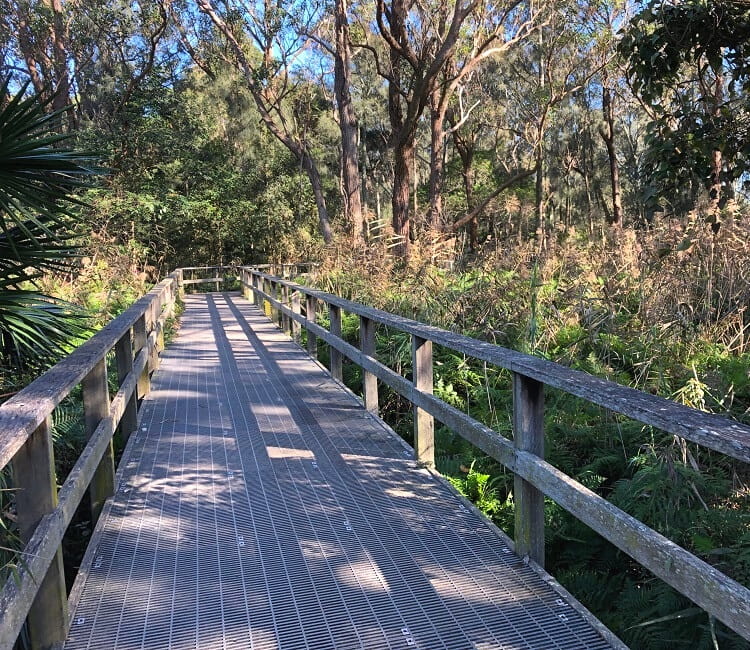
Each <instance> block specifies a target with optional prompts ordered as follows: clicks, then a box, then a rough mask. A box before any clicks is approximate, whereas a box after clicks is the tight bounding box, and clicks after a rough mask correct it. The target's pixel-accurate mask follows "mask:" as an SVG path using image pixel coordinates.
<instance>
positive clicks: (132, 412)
mask: <svg viewBox="0 0 750 650" xmlns="http://www.w3.org/2000/svg"><path fill="white" fill-rule="evenodd" d="M115 360H116V361H117V380H118V381H119V382H120V385H122V382H123V380H124V379H125V377H127V376H128V375H129V374H130V373H131V372H132V370H133V342H132V340H131V331H130V330H128V331H127V332H126V333H125V334H124V336H122V337H121V338H120V340H119V341H117V344H116V345H115ZM137 393H138V391H137V390H134V391H133V394H132V395H131V396H130V399H129V400H128V403H127V405H126V406H125V410H124V411H123V414H122V418H121V419H120V425H119V427H118V429H119V431H120V435H121V436H122V440H123V442H127V441H128V438H129V437H130V434H131V433H133V431H135V429H136V427H137V426H138V395H137Z"/></svg>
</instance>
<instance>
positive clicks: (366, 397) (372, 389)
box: [359, 316, 378, 415]
mask: <svg viewBox="0 0 750 650" xmlns="http://www.w3.org/2000/svg"><path fill="white" fill-rule="evenodd" d="M376 327H377V325H376V323H375V321H372V320H370V319H369V318H366V317H365V316H360V317H359V349H360V350H362V354H366V355H367V356H368V357H373V358H375V329H376ZM362 399H363V401H364V403H365V408H366V409H367V410H368V411H370V413H373V414H375V415H377V414H378V378H377V377H376V376H375V375H373V374H372V373H371V372H367V371H366V370H365V369H364V368H363V369H362Z"/></svg>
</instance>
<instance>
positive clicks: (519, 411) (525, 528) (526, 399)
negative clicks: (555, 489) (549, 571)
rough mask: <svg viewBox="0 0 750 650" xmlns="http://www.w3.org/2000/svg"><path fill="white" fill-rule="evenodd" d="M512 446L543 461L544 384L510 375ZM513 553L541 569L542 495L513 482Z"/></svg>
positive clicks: (516, 479) (529, 486)
mask: <svg viewBox="0 0 750 650" xmlns="http://www.w3.org/2000/svg"><path fill="white" fill-rule="evenodd" d="M513 445H514V447H515V448H516V449H518V450H521V451H528V452H529V453H531V454H534V455H535V456H537V457H539V458H544V384H542V383H540V382H538V381H536V380H535V379H529V378H528V377H524V376H523V375H519V374H518V373H513ZM513 501H514V505H515V508H514V511H515V513H514V514H515V541H516V553H518V554H519V555H520V556H522V557H523V556H528V557H530V558H531V559H532V560H534V561H535V562H536V563H537V564H538V565H539V566H541V567H543V566H544V493H543V492H541V491H540V490H538V489H537V488H536V487H534V486H533V485H532V484H531V483H529V482H528V481H526V480H525V479H524V478H522V477H521V476H519V475H518V474H516V475H515V476H514V479H513Z"/></svg>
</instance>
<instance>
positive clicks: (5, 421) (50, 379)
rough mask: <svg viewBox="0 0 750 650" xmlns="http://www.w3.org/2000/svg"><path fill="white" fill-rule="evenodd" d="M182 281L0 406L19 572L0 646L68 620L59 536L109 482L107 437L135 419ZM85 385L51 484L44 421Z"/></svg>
mask: <svg viewBox="0 0 750 650" xmlns="http://www.w3.org/2000/svg"><path fill="white" fill-rule="evenodd" d="M181 290H182V271H181V270H179V269H178V270H177V271H174V272H173V273H171V274H170V275H169V276H168V277H167V278H165V279H164V280H162V281H161V282H160V283H159V284H157V285H156V286H155V287H154V288H153V289H152V290H151V291H149V292H148V293H147V294H146V295H145V296H143V298H141V299H140V300H138V301H137V302H136V303H134V304H133V305H132V306H131V307H130V308H128V309H127V310H126V311H125V312H123V313H122V314H120V316H118V317H117V318H115V319H114V320H113V321H112V322H110V323H109V324H108V325H106V326H105V327H104V328H102V329H101V330H99V332H97V333H96V334H94V336H92V337H91V338H90V339H89V340H88V341H86V342H85V343H83V344H82V345H81V346H80V347H78V348H77V349H76V350H74V351H73V352H72V353H71V354H70V355H68V356H67V357H65V359H63V360H62V361H60V363H58V364H57V365H55V366H53V367H52V368H51V369H50V370H48V371H47V372H45V373H44V374H43V375H41V376H40V377H38V378H37V379H35V380H34V381H33V382H31V383H30V384H29V385H28V386H26V387H25V388H24V389H23V390H21V391H19V392H18V393H17V394H16V395H15V396H14V397H12V398H11V399H9V400H8V401H7V402H5V403H4V404H3V405H2V406H0V470H2V469H4V468H5V467H6V466H8V465H9V464H12V466H13V483H14V488H15V489H16V490H18V492H17V494H16V510H17V513H16V514H17V521H18V527H19V531H20V534H21V541H22V542H23V543H24V548H23V549H22V550H21V561H20V562H19V568H18V569H17V573H16V575H14V576H12V577H11V578H9V579H8V580H7V581H6V583H5V585H3V586H2V591H0V648H12V647H13V645H14V644H15V642H16V639H17V637H18V635H19V633H20V631H21V628H22V626H23V624H24V621H27V622H28V633H29V638H30V641H31V645H32V648H51V647H57V646H59V645H61V644H62V643H63V642H64V641H65V637H66V636H67V631H68V627H69V620H68V606H67V595H66V590H65V576H64V569H63V564H62V554H61V543H62V539H63V536H64V534H65V531H66V530H67V528H68V525H69V524H70V522H71V521H72V519H73V516H74V515H75V512H76V509H77V508H78V506H79V505H80V503H81V500H82V498H83V496H84V494H85V493H86V491H87V490H89V492H90V494H91V501H92V509H93V513H92V514H93V517H94V520H95V518H96V516H98V514H99V512H100V511H101V508H102V506H103V504H104V501H105V500H106V499H107V498H108V497H110V496H111V495H112V492H113V489H114V458H113V454H112V437H113V435H114V433H115V431H116V430H117V429H118V427H119V428H120V430H121V432H122V434H123V438H124V439H127V437H128V435H129V434H130V433H131V432H132V431H133V430H134V429H135V426H136V422H137V420H136V418H137V408H138V399H139V398H142V397H143V396H144V395H145V394H147V393H148V391H149V388H150V381H149V374H150V372H152V371H153V370H154V369H155V368H156V367H157V366H158V359H159V353H160V352H161V350H162V349H163V347H164V337H163V329H164V325H165V322H166V320H167V319H168V318H169V317H170V316H171V315H172V314H173V313H174V304H175V300H176V298H177V295H178V293H180V292H181ZM113 349H114V350H115V356H116V362H117V375H118V380H119V386H120V387H119V390H118V391H117V393H116V394H115V396H114V397H113V398H112V399H111V400H110V398H109V395H108V390H107V363H106V361H107V354H108V353H109V352H110V351H111V350H113ZM78 384H81V385H82V389H83V390H82V392H83V402H84V419H85V428H86V433H87V436H88V442H87V445H86V447H85V448H84V450H83V452H82V453H81V455H80V457H79V458H78V461H77V462H76V464H75V466H74V467H73V469H72V470H71V471H70V474H69V475H68V477H67V479H66V480H65V483H64V484H63V485H62V487H61V488H60V490H59V492H58V491H57V485H56V477H55V469H54V467H55V465H54V451H53V446H52V441H51V432H50V428H51V427H50V421H51V416H52V412H53V411H54V409H55V407H56V406H58V405H59V404H60V402H62V400H63V399H65V398H66V397H67V396H68V395H69V394H70V392H71V390H72V389H73V388H75V386H77V385H78Z"/></svg>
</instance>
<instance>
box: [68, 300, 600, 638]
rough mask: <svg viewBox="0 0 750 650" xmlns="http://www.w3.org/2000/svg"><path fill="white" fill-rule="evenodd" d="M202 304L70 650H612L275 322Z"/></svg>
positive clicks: (170, 363)
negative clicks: (312, 649) (527, 649)
mask: <svg viewBox="0 0 750 650" xmlns="http://www.w3.org/2000/svg"><path fill="white" fill-rule="evenodd" d="M186 303H187V306H186V311H185V314H184V316H183V325H182V329H181V331H180V335H179V337H178V338H177V340H176V341H175V342H174V343H173V344H172V345H171V346H170V347H169V349H168V350H167V352H166V353H165V355H164V357H163V361H162V365H161V368H160V370H159V371H158V372H157V373H156V374H155V375H154V383H153V387H152V393H151V395H150V397H149V398H148V400H147V402H146V403H145V406H144V410H143V416H142V421H141V426H140V428H139V431H138V433H137V434H136V437H135V439H134V440H133V441H132V442H131V445H130V447H129V453H128V456H127V458H126V460H125V466H124V469H123V470H122V474H121V480H120V484H119V488H118V492H117V494H116V496H115V497H114V499H113V500H112V502H111V504H110V506H109V508H108V511H107V512H106V514H105V517H104V518H103V520H102V521H101V522H100V525H99V527H98V529H97V532H96V533H95V535H94V539H93V540H92V545H93V546H92V548H93V549H95V550H94V551H93V553H92V554H90V558H91V561H90V563H89V565H88V566H87V567H85V568H84V574H83V577H82V578H81V580H82V582H81V584H80V585H79V587H80V588H81V591H80V592H79V598H78V602H77V606H76V608H75V611H74V613H73V616H72V626H71V631H70V637H69V639H68V641H67V643H66V645H65V648H67V649H68V650H77V649H80V648H90V649H98V648H144V649H149V650H151V649H155V648H174V649H182V648H199V649H204V648H205V649H213V648H226V649H231V648H238V649H246V648H254V649H255V648H257V649H259V650H260V649H266V648H268V649H271V648H278V649H280V650H287V649H288V650H293V649H297V648H321V649H322V648H341V649H347V648H364V649H368V650H369V649H371V648H372V649H377V648H394V649H395V648H404V649H409V648H421V649H424V650H433V649H438V648H444V649H449V648H451V649H456V650H459V649H460V650H463V649H468V648H476V649H483V650H484V649H489V648H514V649H515V648H545V649H546V648H592V649H593V648H606V647H609V645H608V643H607V642H606V641H605V639H604V638H603V637H602V636H601V635H600V634H599V632H598V631H597V630H596V628H595V627H594V626H592V625H591V624H590V623H589V621H587V620H586V619H585V618H584V617H583V616H582V615H581V614H579V613H578V611H576V609H574V608H573V607H572V606H571V605H570V604H569V602H568V601H567V600H566V599H565V598H564V597H562V596H561V595H560V594H559V593H558V592H557V591H555V590H554V589H553V588H552V587H551V586H549V585H548V584H547V583H546V582H545V581H544V580H543V579H542V578H541V577H540V576H539V575H538V574H537V573H536V572H535V571H533V570H532V569H531V568H529V567H528V566H527V565H525V564H524V563H523V562H522V561H521V560H520V559H519V558H518V557H517V556H516V555H515V554H513V553H512V552H511V551H510V550H509V549H508V548H507V546H506V545H505V544H504V543H503V541H502V539H501V538H500V537H499V536H498V535H497V534H496V533H495V532H494V531H493V529H492V528H491V527H490V526H489V525H488V524H487V523H486V522H485V521H484V520H483V519H482V518H481V517H480V516H478V515H477V514H475V513H474V512H473V511H471V510H470V509H468V508H466V507H465V506H464V505H463V504H462V502H461V501H460V500H459V499H458V498H456V497H455V495H454V494H453V493H452V492H451V490H450V489H449V488H447V487H446V486H445V485H444V484H443V483H442V482H440V481H439V480H437V479H436V478H435V477H433V476H432V475H430V474H429V473H428V472H426V471H424V470H420V469H418V468H416V467H415V464H414V461H413V460H412V459H411V456H412V455H411V453H410V452H409V450H408V449H407V448H406V447H405V446H403V444H402V443H401V441H400V440H398V439H397V438H396V436H395V435H393V434H392V433H391V432H390V431H389V430H388V429H387V428H385V427H383V426H382V424H380V423H379V421H378V420H376V419H374V418H372V417H371V416H370V415H369V414H367V413H365V412H364V410H363V409H362V408H361V406H360V405H359V403H358V402H357V400H356V399H354V398H353V397H352V396H351V395H350V394H349V393H347V392H346V391H345V390H343V389H342V388H341V387H340V386H338V385H337V384H336V383H335V382H333V381H332V380H331V379H330V377H329V376H328V375H327V374H326V373H325V372H324V371H322V370H321V369H320V367H319V366H318V365H317V364H315V363H314V362H313V361H311V360H310V359H309V358H308V357H307V356H306V354H305V353H304V352H303V351H302V350H301V349H300V348H298V347H297V346H296V345H294V344H293V343H291V342H290V341H289V339H288V338H287V337H285V336H284V335H283V334H281V333H280V332H279V331H278V330H277V329H276V328H275V327H274V326H273V325H272V324H271V323H270V322H269V321H268V319H267V318H266V317H265V316H263V315H262V314H261V313H260V312H259V311H258V310H257V309H255V308H253V307H252V306H251V305H249V304H248V303H247V302H245V301H244V300H242V299H241V298H239V297H236V296H233V295H230V294H218V293H217V294H208V295H193V296H188V297H187V298H186Z"/></svg>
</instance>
